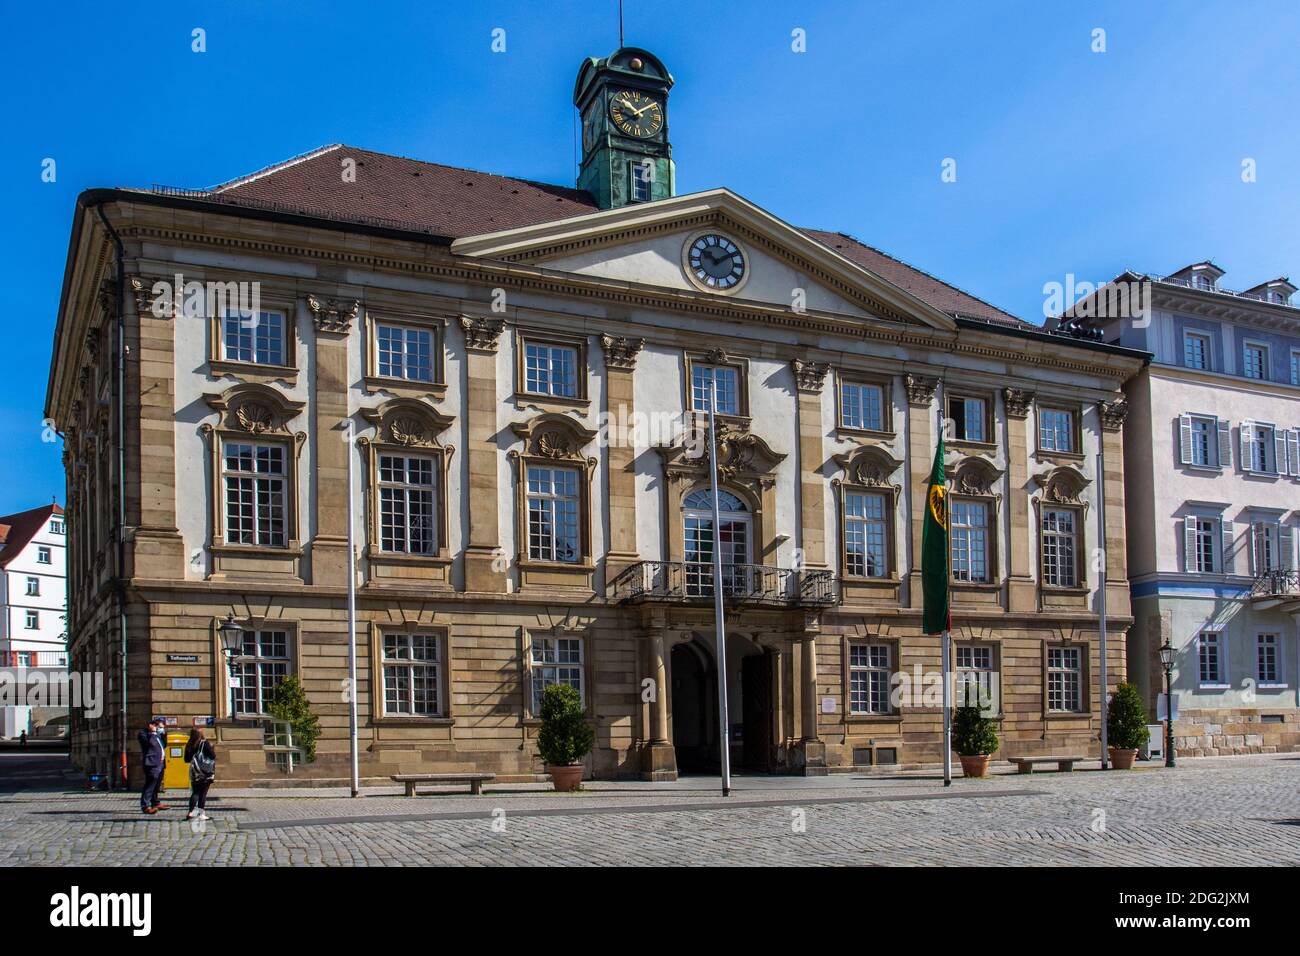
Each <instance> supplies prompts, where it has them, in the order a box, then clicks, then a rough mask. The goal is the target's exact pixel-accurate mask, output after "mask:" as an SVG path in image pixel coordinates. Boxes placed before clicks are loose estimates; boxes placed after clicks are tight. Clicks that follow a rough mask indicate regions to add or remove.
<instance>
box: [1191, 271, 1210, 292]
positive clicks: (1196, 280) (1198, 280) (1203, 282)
mask: <svg viewBox="0 0 1300 956" xmlns="http://www.w3.org/2000/svg"><path fill="white" fill-rule="evenodd" d="M1192 288H1193V289H1204V290H1205V291H1206V292H1213V291H1214V277H1213V276H1212V275H1210V274H1209V273H1206V272H1194V273H1192Z"/></svg>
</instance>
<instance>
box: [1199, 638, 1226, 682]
mask: <svg viewBox="0 0 1300 956" xmlns="http://www.w3.org/2000/svg"><path fill="white" fill-rule="evenodd" d="M1196 644H1197V648H1196V660H1197V667H1198V670H1197V675H1198V679H1199V681H1200V683H1201V684H1203V685H1213V684H1222V683H1223V646H1222V644H1221V642H1220V639H1219V635H1218V634H1214V633H1210V632H1204V633H1202V634H1201V635H1200V636H1199V637H1197V639H1196Z"/></svg>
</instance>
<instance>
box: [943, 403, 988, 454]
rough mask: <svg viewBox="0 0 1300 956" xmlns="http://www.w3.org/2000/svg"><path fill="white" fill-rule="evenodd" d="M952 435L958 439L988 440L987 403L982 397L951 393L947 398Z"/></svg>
mask: <svg viewBox="0 0 1300 956" xmlns="http://www.w3.org/2000/svg"><path fill="white" fill-rule="evenodd" d="M948 417H949V418H951V419H952V422H953V437H954V438H956V439H958V440H960V441H978V442H987V441H989V428H988V403H987V402H986V401H985V400H984V399H982V398H964V397H962V396H960V395H953V396H951V397H949V399H948Z"/></svg>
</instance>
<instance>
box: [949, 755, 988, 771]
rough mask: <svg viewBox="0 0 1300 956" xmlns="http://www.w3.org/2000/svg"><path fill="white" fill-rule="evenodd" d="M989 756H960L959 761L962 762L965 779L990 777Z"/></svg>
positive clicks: (958, 756)
mask: <svg viewBox="0 0 1300 956" xmlns="http://www.w3.org/2000/svg"><path fill="white" fill-rule="evenodd" d="M989 756H990V755H989V754H976V755H975V756H973V757H968V756H966V755H965V754H958V755H957V759H958V760H960V761H961V773H962V776H963V777H987V776H988V775H989Z"/></svg>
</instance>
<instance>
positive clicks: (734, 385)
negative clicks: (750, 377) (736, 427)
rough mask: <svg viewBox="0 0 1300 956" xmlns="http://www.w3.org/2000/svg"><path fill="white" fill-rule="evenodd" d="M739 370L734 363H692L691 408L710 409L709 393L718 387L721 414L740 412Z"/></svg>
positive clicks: (703, 410)
mask: <svg viewBox="0 0 1300 956" xmlns="http://www.w3.org/2000/svg"><path fill="white" fill-rule="evenodd" d="M737 372H738V370H737V369H736V367H735V366H734V365H700V364H698V363H691V408H693V409H694V410H695V411H697V412H707V411H708V410H709V395H710V393H711V392H712V390H713V389H714V388H715V387H716V389H717V396H718V407H717V408H716V409H714V411H715V412H716V413H717V414H719V415H739V414H740V388H739V384H740V383H739V375H738V374H737Z"/></svg>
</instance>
